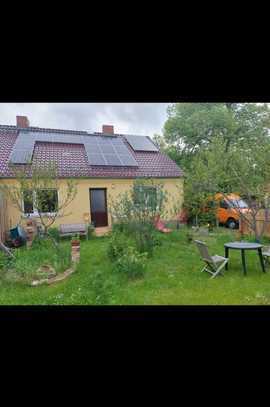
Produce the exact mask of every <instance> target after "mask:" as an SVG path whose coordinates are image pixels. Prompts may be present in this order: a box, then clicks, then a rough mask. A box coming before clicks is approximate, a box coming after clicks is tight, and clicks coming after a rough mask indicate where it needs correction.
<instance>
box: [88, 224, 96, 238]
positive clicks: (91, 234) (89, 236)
mask: <svg viewBox="0 0 270 407" xmlns="http://www.w3.org/2000/svg"><path fill="white" fill-rule="evenodd" d="M94 231H95V226H94V225H93V224H92V223H90V225H88V228H87V235H88V239H91V238H92V237H93V235H94Z"/></svg>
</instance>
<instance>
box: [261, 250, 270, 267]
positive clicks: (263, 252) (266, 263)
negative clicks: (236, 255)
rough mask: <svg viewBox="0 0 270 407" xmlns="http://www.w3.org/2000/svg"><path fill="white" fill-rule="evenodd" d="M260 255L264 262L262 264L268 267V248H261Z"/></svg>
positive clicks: (269, 253) (269, 263)
mask: <svg viewBox="0 0 270 407" xmlns="http://www.w3.org/2000/svg"><path fill="white" fill-rule="evenodd" d="M262 255H263V260H264V264H265V266H266V265H268V266H269V265H270V246H263V248H262Z"/></svg>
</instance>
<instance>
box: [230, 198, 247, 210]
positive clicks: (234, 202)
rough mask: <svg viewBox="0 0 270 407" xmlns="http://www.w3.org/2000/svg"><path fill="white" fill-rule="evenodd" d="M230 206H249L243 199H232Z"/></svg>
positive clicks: (243, 207) (242, 207)
mask: <svg viewBox="0 0 270 407" xmlns="http://www.w3.org/2000/svg"><path fill="white" fill-rule="evenodd" d="M230 206H231V207H233V208H241V209H245V208H248V204H247V203H246V202H245V201H243V199H230Z"/></svg>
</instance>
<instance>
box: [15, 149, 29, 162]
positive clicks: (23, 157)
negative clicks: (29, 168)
mask: <svg viewBox="0 0 270 407" xmlns="http://www.w3.org/2000/svg"><path fill="white" fill-rule="evenodd" d="M31 158H32V152H31V151H29V150H15V151H12V154H11V162H12V163H13V164H27V163H28V162H29V161H30V160H31Z"/></svg>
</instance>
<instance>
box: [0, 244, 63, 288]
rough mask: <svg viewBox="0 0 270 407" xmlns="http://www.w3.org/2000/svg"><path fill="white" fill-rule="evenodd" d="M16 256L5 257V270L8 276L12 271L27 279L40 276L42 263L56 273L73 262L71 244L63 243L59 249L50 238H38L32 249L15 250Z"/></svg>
mask: <svg viewBox="0 0 270 407" xmlns="http://www.w3.org/2000/svg"><path fill="white" fill-rule="evenodd" d="M14 256H15V258H14V259H13V258H10V259H8V258H7V259H4V264H3V271H4V272H5V273H6V277H8V275H9V274H10V272H11V271H12V273H15V274H16V275H17V276H18V277H20V278H22V279H24V280H25V281H28V280H31V279H33V278H38V277H39V273H38V269H39V267H40V266H42V265H45V264H47V265H50V266H52V267H53V268H54V269H55V271H56V273H61V272H63V271H65V270H66V269H67V268H69V267H70V264H71V259H70V246H69V244H66V243H62V244H61V246H59V250H57V249H56V248H55V247H54V245H53V243H52V241H50V240H49V239H38V238H36V239H35V240H34V242H33V245H32V248H31V249H30V250H28V249H26V248H25V247H21V248H19V249H17V250H15V251H14Z"/></svg>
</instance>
